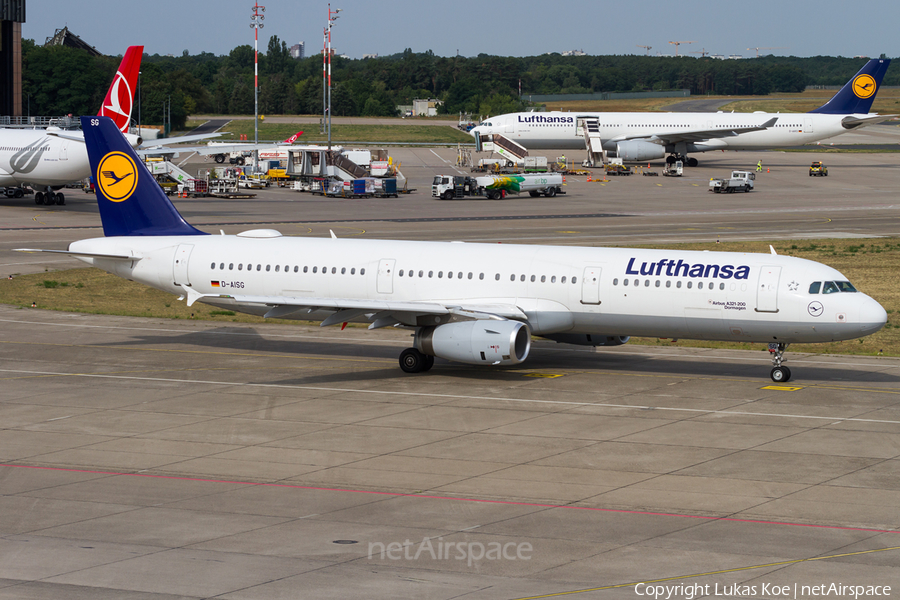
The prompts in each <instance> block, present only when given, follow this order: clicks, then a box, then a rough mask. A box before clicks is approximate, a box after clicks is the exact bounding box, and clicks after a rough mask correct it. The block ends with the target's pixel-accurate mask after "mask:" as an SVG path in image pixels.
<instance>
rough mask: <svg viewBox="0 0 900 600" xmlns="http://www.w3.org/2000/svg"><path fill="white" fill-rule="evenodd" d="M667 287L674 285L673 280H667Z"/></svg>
mask: <svg viewBox="0 0 900 600" xmlns="http://www.w3.org/2000/svg"><path fill="white" fill-rule="evenodd" d="M666 287H667V288H670V287H672V281H671V280H670V281H667V282H666Z"/></svg>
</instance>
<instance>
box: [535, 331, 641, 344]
mask: <svg viewBox="0 0 900 600" xmlns="http://www.w3.org/2000/svg"><path fill="white" fill-rule="evenodd" d="M541 337H544V338H547V339H548V340H553V341H554V342H557V343H560V344H574V345H576V346H621V345H623V344H627V343H628V340H630V339H631V336H628V335H596V334H593V333H552V334H549V335H542V336H541Z"/></svg>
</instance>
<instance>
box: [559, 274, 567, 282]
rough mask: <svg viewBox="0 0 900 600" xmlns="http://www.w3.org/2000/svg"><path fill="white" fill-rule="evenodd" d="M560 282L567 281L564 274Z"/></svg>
mask: <svg viewBox="0 0 900 600" xmlns="http://www.w3.org/2000/svg"><path fill="white" fill-rule="evenodd" d="M559 282H560V283H565V282H566V276H565V275H563V276H562V279H560V280H559Z"/></svg>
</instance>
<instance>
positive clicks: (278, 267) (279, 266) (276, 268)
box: [266, 265, 281, 273]
mask: <svg viewBox="0 0 900 600" xmlns="http://www.w3.org/2000/svg"><path fill="white" fill-rule="evenodd" d="M268 270H269V267H266V271H268ZM280 270H281V265H275V272H276V273H277V272H279V271H280Z"/></svg>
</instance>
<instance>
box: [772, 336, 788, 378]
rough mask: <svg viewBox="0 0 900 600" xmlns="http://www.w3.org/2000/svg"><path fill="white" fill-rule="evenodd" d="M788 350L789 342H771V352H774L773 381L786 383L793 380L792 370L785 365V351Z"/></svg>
mask: <svg viewBox="0 0 900 600" xmlns="http://www.w3.org/2000/svg"><path fill="white" fill-rule="evenodd" d="M785 350H787V344H777V343H772V344H769V352H770V353H771V354H772V364H773V365H774V366H773V367H772V373H771V377H772V381H774V382H775V383H785V382H788V381H790V380H791V370H790V369H788V368H787V367H785V366H783V365H782V363H784V362H785V360H784V351H785Z"/></svg>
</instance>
